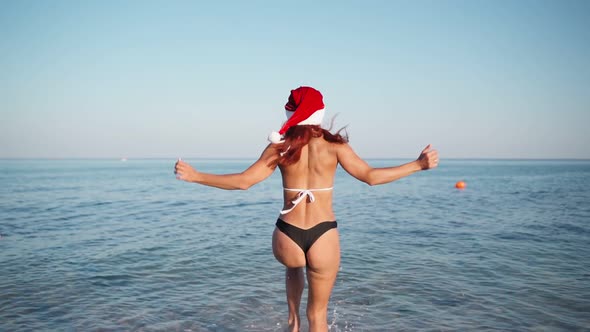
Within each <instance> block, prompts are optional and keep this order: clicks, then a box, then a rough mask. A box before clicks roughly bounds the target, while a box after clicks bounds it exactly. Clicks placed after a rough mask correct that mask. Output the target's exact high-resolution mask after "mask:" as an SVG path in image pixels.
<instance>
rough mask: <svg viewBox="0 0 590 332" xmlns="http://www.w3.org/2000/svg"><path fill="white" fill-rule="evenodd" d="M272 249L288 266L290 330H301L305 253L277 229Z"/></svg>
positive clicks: (286, 278) (286, 272)
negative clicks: (300, 309) (300, 313)
mask: <svg viewBox="0 0 590 332" xmlns="http://www.w3.org/2000/svg"><path fill="white" fill-rule="evenodd" d="M272 249H273V253H274V255H275V257H276V259H277V260H278V261H279V262H281V263H282V264H283V265H285V267H286V268H287V269H286V271H285V286H286V289H287V305H288V307H289V330H290V331H299V327H300V326H301V324H300V322H301V320H300V318H299V305H300V303H301V294H302V293H303V288H304V285H305V279H304V277H303V267H304V266H305V255H304V254H303V251H302V250H301V248H299V246H298V245H297V244H296V243H295V242H293V240H291V239H290V238H289V237H288V236H287V235H285V234H283V233H282V232H281V231H279V230H278V229H275V231H274V233H273V237H272Z"/></svg>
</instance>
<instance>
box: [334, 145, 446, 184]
mask: <svg viewBox="0 0 590 332" xmlns="http://www.w3.org/2000/svg"><path fill="white" fill-rule="evenodd" d="M338 162H339V163H340V165H342V168H344V170H345V171H346V172H348V173H349V174H350V175H352V176H353V177H355V178H356V179H358V180H360V181H362V182H365V183H366V184H368V185H370V186H374V185H379V184H385V183H389V182H392V181H395V180H398V179H401V178H403V177H406V176H408V175H410V174H413V173H416V172H418V171H422V170H427V169H431V168H435V167H436V166H438V152H437V151H436V150H434V149H432V147H431V145H430V144H429V145H428V146H427V147H426V148H424V150H422V152H421V153H420V156H419V157H418V159H416V160H414V161H412V162H409V163H406V164H403V165H399V166H393V167H383V168H373V167H371V166H369V164H367V162H366V161H364V160H363V159H361V158H360V157H359V156H358V155H357V154H356V153H355V152H354V151H353V150H352V148H351V147H350V145H348V144H342V145H339V146H338Z"/></svg>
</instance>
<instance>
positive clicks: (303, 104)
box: [268, 86, 325, 143]
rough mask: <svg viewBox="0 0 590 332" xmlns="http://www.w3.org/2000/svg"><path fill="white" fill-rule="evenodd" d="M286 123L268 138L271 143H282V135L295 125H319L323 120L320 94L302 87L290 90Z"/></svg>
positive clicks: (286, 106) (286, 108) (322, 104)
mask: <svg viewBox="0 0 590 332" xmlns="http://www.w3.org/2000/svg"><path fill="white" fill-rule="evenodd" d="M285 110H286V113H287V122H285V123H284V124H283V127H281V129H280V130H279V131H278V132H276V131H273V132H272V133H270V135H269V136H268V140H269V141H270V142H272V143H282V142H284V140H283V135H285V133H286V132H287V130H289V128H291V127H293V126H297V125H321V124H322V120H323V119H324V113H325V110H324V102H323V96H322V94H321V93H320V92H319V91H318V90H316V89H314V88H312V87H308V86H302V87H299V88H297V89H295V90H291V95H289V101H287V104H286V105H285Z"/></svg>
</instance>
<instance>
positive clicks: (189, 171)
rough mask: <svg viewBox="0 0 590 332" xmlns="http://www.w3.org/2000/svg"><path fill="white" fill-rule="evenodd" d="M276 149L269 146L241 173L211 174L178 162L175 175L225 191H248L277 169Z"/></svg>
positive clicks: (178, 177) (184, 179)
mask: <svg viewBox="0 0 590 332" xmlns="http://www.w3.org/2000/svg"><path fill="white" fill-rule="evenodd" d="M277 155H278V153H277V151H276V147H275V146H273V145H272V144H269V145H268V146H267V147H266V149H264V151H263V152H262V155H261V156H260V158H259V159H258V160H257V161H256V162H255V163H254V164H252V165H251V166H250V167H248V169H246V170H245V171H243V172H241V173H233V174H211V173H203V172H199V171H198V170H196V169H194V168H193V167H192V166H191V165H189V164H188V163H186V162H184V161H182V160H178V161H177V162H176V165H175V166H174V173H176V178H177V179H179V180H183V181H187V182H193V183H198V184H202V185H206V186H210V187H215V188H219V189H225V190H247V189H248V188H250V187H251V186H253V185H255V184H257V183H259V182H261V181H263V180H264V179H266V178H268V177H269V176H270V175H271V174H272V173H273V171H274V170H275V168H276V164H275V163H274V162H273V161H275V160H276V159H277Z"/></svg>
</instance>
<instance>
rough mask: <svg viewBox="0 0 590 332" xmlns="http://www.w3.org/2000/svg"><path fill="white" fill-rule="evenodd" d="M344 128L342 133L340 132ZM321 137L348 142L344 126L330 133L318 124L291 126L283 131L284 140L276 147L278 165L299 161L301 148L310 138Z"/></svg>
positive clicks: (340, 142)
mask: <svg viewBox="0 0 590 332" xmlns="http://www.w3.org/2000/svg"><path fill="white" fill-rule="evenodd" d="M343 130H344V135H343V134H341V132H342V131H343ZM318 137H323V138H324V139H325V140H326V141H328V142H330V143H336V144H344V143H348V134H347V133H346V127H344V128H341V129H340V130H338V131H337V132H336V133H334V134H332V133H331V132H330V130H328V129H324V128H322V127H321V126H319V125H298V126H293V127H291V128H289V130H287V132H286V133H285V142H284V143H282V144H281V146H280V147H278V152H279V158H278V160H277V163H278V164H279V165H284V166H287V165H292V164H294V163H296V162H298V161H299V158H300V157H301V149H302V148H303V147H304V146H306V145H307V144H308V143H309V141H310V140H311V139H312V138H318Z"/></svg>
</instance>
